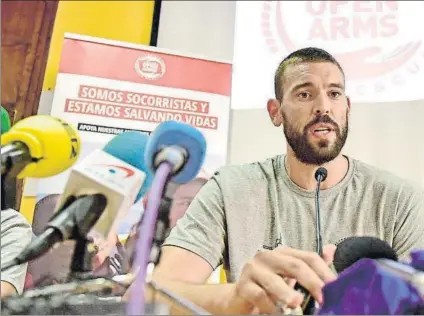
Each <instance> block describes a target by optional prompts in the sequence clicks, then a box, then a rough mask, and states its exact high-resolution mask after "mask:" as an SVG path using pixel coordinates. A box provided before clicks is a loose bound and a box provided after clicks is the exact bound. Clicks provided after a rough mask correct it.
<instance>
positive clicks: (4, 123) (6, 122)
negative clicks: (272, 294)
mask: <svg viewBox="0 0 424 316" xmlns="http://www.w3.org/2000/svg"><path fill="white" fill-rule="evenodd" d="M0 108H1V134H2V135H3V134H4V133H6V132H7V131H9V130H10V127H11V125H12V124H11V123H10V117H9V113H7V111H6V109H5V108H4V107H3V106H0Z"/></svg>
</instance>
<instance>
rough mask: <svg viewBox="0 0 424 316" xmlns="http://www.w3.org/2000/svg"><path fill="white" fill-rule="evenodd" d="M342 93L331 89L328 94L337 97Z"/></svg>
mask: <svg viewBox="0 0 424 316" xmlns="http://www.w3.org/2000/svg"><path fill="white" fill-rule="evenodd" d="M341 95H342V94H341V93H340V92H339V91H331V92H330V96H331V97H332V98H334V99H337V98H338V97H340V96H341Z"/></svg>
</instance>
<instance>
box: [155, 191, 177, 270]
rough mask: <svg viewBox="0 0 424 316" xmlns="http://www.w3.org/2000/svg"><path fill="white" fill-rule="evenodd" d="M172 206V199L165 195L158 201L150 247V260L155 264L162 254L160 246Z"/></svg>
mask: <svg viewBox="0 0 424 316" xmlns="http://www.w3.org/2000/svg"><path fill="white" fill-rule="evenodd" d="M171 206H172V199H171V198H169V197H167V196H166V195H164V196H163V198H162V199H161V201H160V206H159V209H158V218H157V221H156V227H155V234H154V236H153V242H152V249H151V252H150V262H151V263H153V264H154V265H155V266H157V265H158V264H159V261H160V256H161V254H162V251H161V249H162V248H161V247H162V244H163V243H164V241H165V239H166V236H167V234H168V232H169V229H170V221H169V212H170V210H171Z"/></svg>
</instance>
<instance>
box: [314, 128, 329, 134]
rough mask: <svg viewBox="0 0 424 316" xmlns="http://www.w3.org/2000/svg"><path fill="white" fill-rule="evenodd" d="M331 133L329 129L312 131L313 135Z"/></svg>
mask: <svg viewBox="0 0 424 316" xmlns="http://www.w3.org/2000/svg"><path fill="white" fill-rule="evenodd" d="M331 131H332V129H331V128H317V129H314V130H313V132H314V134H328V133H329V132H331Z"/></svg>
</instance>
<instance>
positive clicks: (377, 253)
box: [333, 236, 398, 273]
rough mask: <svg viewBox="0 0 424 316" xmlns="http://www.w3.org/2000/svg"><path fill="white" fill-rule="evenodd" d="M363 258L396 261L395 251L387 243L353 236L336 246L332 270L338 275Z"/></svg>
mask: <svg viewBox="0 0 424 316" xmlns="http://www.w3.org/2000/svg"><path fill="white" fill-rule="evenodd" d="M364 258H368V259H389V260H393V261H398V255H397V254H396V251H395V250H394V249H393V248H392V247H391V246H390V245H389V244H388V243H387V242H385V241H383V240H381V239H379V238H376V237H371V236H361V237H357V236H353V237H348V238H346V239H344V240H343V241H342V242H341V243H340V244H338V245H337V249H336V252H335V253H334V261H333V264H334V268H335V269H336V271H337V273H340V272H343V271H344V270H345V269H347V268H349V267H350V266H351V265H353V264H354V263H356V262H357V261H359V260H361V259H364Z"/></svg>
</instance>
